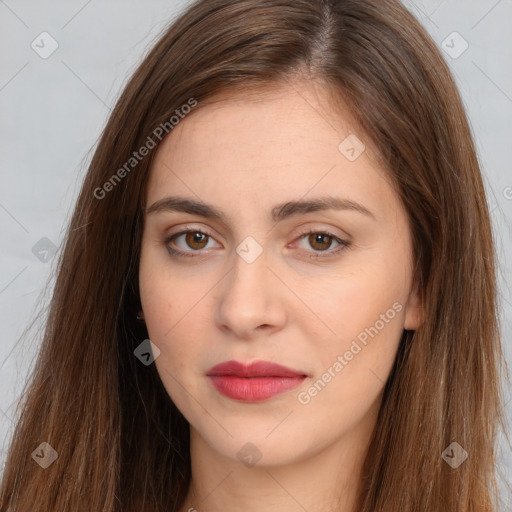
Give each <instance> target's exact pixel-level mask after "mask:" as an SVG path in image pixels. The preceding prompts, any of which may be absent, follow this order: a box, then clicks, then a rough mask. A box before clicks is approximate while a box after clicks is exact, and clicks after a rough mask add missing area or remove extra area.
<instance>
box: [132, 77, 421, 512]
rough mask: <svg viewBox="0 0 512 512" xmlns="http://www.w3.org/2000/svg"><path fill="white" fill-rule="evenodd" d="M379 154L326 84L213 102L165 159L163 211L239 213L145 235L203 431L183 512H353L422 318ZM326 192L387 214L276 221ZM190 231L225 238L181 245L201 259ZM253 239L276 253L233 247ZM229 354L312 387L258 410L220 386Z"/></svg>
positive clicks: (149, 303)
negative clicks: (359, 145) (350, 142)
mask: <svg viewBox="0 0 512 512" xmlns="http://www.w3.org/2000/svg"><path fill="white" fill-rule="evenodd" d="M349 133H353V134H357V136H358V138H359V139H360V140H361V141H363V143H364V144H365V146H366V150H365V151H363V152H362V153H361V154H360V156H359V157H358V158H357V159H355V160H354V161H350V160H349V159H347V158H346V156H345V155H344V154H343V153H342V152H341V151H340V150H339V149H338V146H339V144H340V143H341V142H342V141H343V140H344V139H345V138H346V137H347V135H348V134H349ZM370 148H371V143H370V141H369V140H365V137H364V135H362V134H361V133H360V132H358V129H357V127H356V125H355V124H354V122H353V120H352V118H351V116H350V113H349V111H348V109H345V110H344V111H342V112H341V113H338V112H337V111H336V112H335V111H334V109H333V106H332V101H331V100H330V99H329V96H328V95H327V93H326V90H325V89H324V88H322V86H321V85H319V84H317V83H315V82H313V81H307V82H302V81H299V80H295V81H294V82H291V83H286V84H284V85H279V86H278V85H276V86H274V87H273V88H271V89H269V90H267V91H261V92H258V94H254V95H250V94H246V93H244V94H233V93H230V94H229V95H227V96H225V97H222V96H219V97H217V98H213V99H211V100H209V101H208V102H204V103H200V104H199V106H198V107H197V108H196V109H195V110H193V111H192V112H191V113H190V114H189V115H188V116H186V117H185V118H184V119H183V120H181V122H180V123H179V124H178V125H177V126H175V128H174V129H173V131H172V132H171V134H170V135H169V136H168V137H167V138H166V139H165V140H164V141H163V142H162V144H161V146H160V147H159V148H158V151H157V154H156V155H155V159H154V161H153V164H152V168H151V173H150V176H149V182H148V187H147V196H146V200H147V202H146V204H147V205H148V207H149V206H151V205H152V204H153V203H155V202H156V201H158V200H160V199H162V198H165V197H167V196H170V195H179V196H183V197H187V198H190V199H195V200H201V201H203V202H206V203H209V204H213V205H214V206H216V207H217V208H218V209H221V210H222V211H223V212H225V214H226V216H227V219H226V221H225V222H221V221H218V220H214V219H209V218H205V217H202V216H200V215H194V214H189V213H183V212H173V211H162V212H153V213H149V214H147V216H146V218H145V224H144V232H143V239H142V251H141V259H140V269H139V282H140V293H141V303H142V307H143V311H144V316H145V321H146V324H147V328H148V333H149V336H150V339H151V340H152V342H153V343H154V344H155V345H156V346H157V347H158V348H159V349H160V351H161V352H160V355H159V356H158V357H157V359H156V360H155V364H156V367H157V370H158V373H159V375H160V377H161V379H162V382H163V384H164V386H165V388H166V390H167V392H168V393H169V396H170V397H171V398H172V400H173V401H174V403H175V404H176V405H177V406H178V408H179V409H180V411H181V412H182V413H183V415H184V416H185V417H186V418H187V420H188V421H189V423H190V430H191V458H192V482H191V486H190V489H189V493H188V496H187V500H186V502H185V505H184V507H183V508H182V510H183V511H188V510H190V509H191V508H192V509H195V510H197V511H199V512H201V511H202V510H208V511H209V512H217V511H221V510H222V511H234V510H244V511H249V512H250V511H256V510H257V511H263V510H264V511H277V510H279V511H280V512H286V511H298V510H303V509H306V510H308V511H310V512H315V511H320V510H322V511H326V510H334V509H336V510H341V511H346V512H348V511H351V510H353V504H354V499H355V495H356V492H357V490H358V485H359V478H360V470H361V465H362V463H363V460H364V456H365V453H366V449H367V447H368V443H369V441H370V437H371V434H372V431H373V429H374V427H375V424H376V421H377V414H378V411H379V407H380V403H381V399H382V392H383V388H384V384H385V381H386V379H387V377H388V375H389V373H390V370H391V367H392V364H393V361H394V359H395V355H396V351H397V348H398V345H399V341H400V337H401V335H402V331H403V329H416V328H417V327H418V326H419V325H420V323H421V321H422V317H421V305H420V304H419V298H418V295H417V293H416V291H415V290H416V288H415V286H414V283H413V282H412V268H413V253H412V241H411V240H412V239H411V233H410V228H409V223H408V218H407V214H406V212H405V210H404V209H403V206H402V204H401V202H400V200H399V197H398V196H397V194H396V192H395V190H394V189H393V187H392V184H391V182H390V181H389V178H388V177H387V174H386V172H385V171H384V170H383V169H382V168H380V167H379V166H378V165H377V164H376V160H375V159H374V158H372V153H371V149H370ZM325 195H330V196H336V197H340V198H347V199H350V200H352V201H355V202H358V203H360V204H362V205H364V206H365V207H366V208H367V209H368V210H370V211H371V212H372V213H373V215H374V218H373V217H371V216H368V215H364V214H362V213H360V212H358V211H355V210H349V209H345V210H326V211H316V212H310V213H306V214H301V215H296V216H292V217H289V218H286V219H283V220H281V221H279V222H277V223H276V222H273V221H272V220H271V219H270V218H269V212H270V211H271V209H272V208H273V207H274V206H276V205H277V204H281V203H284V202H286V201H291V200H298V199H310V198H312V197H318V196H325ZM306 228H308V229H314V230H315V232H316V233H323V232H325V231H326V230H327V231H328V232H330V233H332V234H333V235H334V236H336V237H339V238H340V239H342V240H350V246H348V247H345V248H344V249H343V250H342V251H341V252H339V253H337V254H334V252H333V251H335V250H336V249H337V248H338V247H340V245H339V243H338V242H337V241H336V240H335V239H334V238H329V237H327V238H325V239H324V240H322V239H321V240H320V242H316V243H315V238H314V237H308V235H301V232H300V229H306ZM183 229H191V230H192V231H194V232H195V231H200V232H203V233H204V232H205V231H206V232H207V233H210V234H211V235H212V236H211V237H210V236H207V237H205V238H204V240H202V241H201V240H200V241H199V242H197V241H196V242H195V243H194V239H193V238H192V235H189V237H188V238H187V237H186V235H182V236H180V237H178V238H177V239H174V241H173V242H170V245H171V246H172V247H174V248H175V249H181V250H182V251H188V252H194V251H195V252H194V254H195V255H196V256H194V257H181V258H180V257H178V256H171V255H170V254H169V252H168V251H167V249H166V242H165V241H164V240H165V238H166V236H169V235H172V234H175V233H178V232H179V231H181V230H183ZM248 236H251V237H253V238H254V239H255V240H256V241H257V242H258V244H259V245H260V247H261V249H262V253H261V254H260V255H259V257H257V258H256V259H255V260H254V261H253V262H251V263H248V262H247V261H246V260H244V259H243V258H242V257H241V256H239V254H238V253H237V252H236V248H237V246H239V244H241V242H242V241H244V239H245V238H246V237H248ZM187 242H188V244H187ZM322 244H323V245H322ZM322 249H323V250H322ZM329 252H330V253H331V254H332V256H328V254H329ZM198 254H199V255H198ZM314 255H319V256H320V257H318V258H316V259H314V258H310V256H314ZM322 255H326V256H325V257H323V258H322V257H321V256H322ZM397 303H398V304H399V307H400V308H401V309H400V311H398V312H396V311H395V312H396V314H395V315H393V316H394V318H392V319H388V321H387V322H385V326H384V327H383V328H381V329H380V330H379V331H378V334H377V335H374V337H373V338H371V337H369V338H368V342H367V345H365V346H363V345H362V344H361V343H359V345H360V346H361V347H362V349H361V350H360V351H359V352H358V353H357V354H356V355H354V356H353V358H352V359H351V360H350V361H346V358H345V362H346V363H347V364H346V365H344V367H343V369H342V370H341V371H338V372H334V375H335V377H332V378H331V380H330V382H328V383H327V384H326V385H325V386H324V387H323V389H321V391H319V392H317V394H316V395H315V396H313V397H311V396H310V401H309V402H308V403H307V404H304V403H301V402H300V401H299V400H298V394H299V393H300V392H301V391H302V392H304V391H307V390H308V389H310V388H311V386H312V385H313V383H314V382H317V381H318V379H319V378H322V375H323V374H325V372H326V371H327V370H328V368H331V376H332V375H333V370H332V367H333V363H335V362H336V361H337V360H338V359H337V358H338V356H340V355H341V356H343V354H345V352H346V351H347V350H349V349H350V346H351V343H352V342H353V341H354V340H357V336H358V334H360V333H361V332H362V331H364V329H365V328H369V327H370V326H374V325H375V324H376V321H377V320H379V319H380V318H382V316H381V315H382V314H385V313H386V311H388V310H389V309H390V308H392V305H393V304H395V305H396V304H397ZM386 318H387V317H386ZM231 359H235V360H238V361H242V362H245V363H249V362H252V361H255V360H266V361H273V362H277V363H279V364H282V365H285V366H288V367H290V368H293V369H295V370H300V371H302V372H304V373H306V374H308V377H307V378H306V380H305V381H304V382H303V383H302V384H301V385H300V387H298V388H295V389H293V390H290V391H287V392H285V393H283V394H281V395H278V396H276V397H273V398H271V399H269V400H267V401H265V402H260V403H243V402H240V401H236V400H232V399H229V398H227V397H224V396H222V395H220V394H219V393H218V392H217V391H216V390H215V389H214V388H213V386H212V385H211V383H210V381H209V379H208V377H206V373H207V371H208V370H209V369H210V368H211V367H212V366H214V365H216V364H218V363H220V362H223V361H227V360H231ZM303 396H304V394H303ZM248 442H250V443H252V444H253V445H255V446H256V447H257V448H258V450H259V453H260V454H261V458H260V459H259V460H258V462H257V463H256V465H254V466H248V465H246V464H244V463H243V462H242V461H241V460H240V459H239V457H238V456H237V453H239V451H240V450H242V453H247V452H251V450H252V449H251V448H248V447H247V446H246V443H248ZM244 446H245V448H243V447H244ZM243 450H245V452H244V451H243ZM338 502H339V503H338Z"/></svg>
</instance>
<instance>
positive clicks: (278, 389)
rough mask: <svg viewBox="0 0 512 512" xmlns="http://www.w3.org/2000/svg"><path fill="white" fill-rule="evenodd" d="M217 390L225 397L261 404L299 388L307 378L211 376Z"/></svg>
mask: <svg viewBox="0 0 512 512" xmlns="http://www.w3.org/2000/svg"><path fill="white" fill-rule="evenodd" d="M209 377H210V379H211V381H212V383H213V385H214V386H215V389H216V390H217V391H218V392H219V393H220V394H221V395H224V396H227V397H228V398H232V399H233V400H241V401H243V402H261V401H263V400H268V399H269V398H272V397H273V396H276V395H280V394H281V393H284V392H285V391H288V390H290V389H293V388H296V387H297V386H299V385H300V384H301V383H302V382H303V381H304V379H305V378H306V377H304V376H297V377H252V378H248V377H232V376H224V375H215V376H213V375H212V376H209Z"/></svg>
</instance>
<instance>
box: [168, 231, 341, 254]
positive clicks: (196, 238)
mask: <svg viewBox="0 0 512 512" xmlns="http://www.w3.org/2000/svg"><path fill="white" fill-rule="evenodd" d="M182 236H184V237H185V243H186V245H187V246H188V247H189V248H191V249H192V250H191V251H190V250H183V249H176V248H174V247H172V246H171V242H173V243H174V241H175V240H178V239H179V238H181V237H182ZM306 237H308V238H307V242H308V243H309V245H310V247H313V249H315V251H314V252H316V253H318V252H324V253H325V252H327V253H328V256H332V255H334V254H337V253H338V252H340V251H342V250H343V249H344V248H345V247H348V246H349V245H350V243H349V242H348V241H346V240H342V239H341V238H338V237H337V236H335V235H333V234H332V233H328V232H326V231H308V232H306V233H301V235H300V236H299V238H298V239H299V240H302V239H304V238H306ZM209 238H211V239H213V236H212V235H211V234H209V233H205V232H203V231H199V230H186V231H180V232H179V233H176V234H174V235H171V236H170V237H168V238H167V239H166V240H165V244H166V247H167V250H168V251H169V253H170V254H171V256H178V257H181V256H185V257H189V256H191V257H195V256H196V255H197V253H200V252H202V251H201V250H202V249H204V248H206V247H207V245H208V239H209ZM333 241H335V242H336V243H337V244H338V246H337V247H336V248H335V249H334V250H331V251H327V249H329V247H330V246H331V244H332V242H333ZM306 250H307V249H306ZM194 253H196V254H194ZM310 257H311V258H319V257H320V258H322V257H326V256H324V255H320V254H312V255H310Z"/></svg>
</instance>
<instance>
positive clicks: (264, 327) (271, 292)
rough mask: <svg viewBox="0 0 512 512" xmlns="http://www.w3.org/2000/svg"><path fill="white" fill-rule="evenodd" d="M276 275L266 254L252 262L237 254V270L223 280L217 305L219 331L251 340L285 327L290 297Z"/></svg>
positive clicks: (235, 261) (216, 316)
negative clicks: (287, 301)
mask: <svg viewBox="0 0 512 512" xmlns="http://www.w3.org/2000/svg"><path fill="white" fill-rule="evenodd" d="M274 273H275V270H271V269H270V268H269V265H268V259H267V257H266V252H265V251H263V253H262V254H261V255H260V256H259V257H258V258H257V259H256V260H255V261H253V262H251V263H248V262H246V261H245V260H244V259H243V258H242V257H240V256H239V255H238V254H236V253H235V255H234V264H233V269H232V270H231V272H228V275H227V276H226V278H225V279H224V280H223V284H222V285H221V286H222V287H221V291H220V295H219V298H218V302H217V307H216V314H215V322H216V325H217V326H218V327H219V329H221V330H223V331H226V332H230V333H231V335H232V336H233V337H235V338H237V339H240V340H244V341H249V340H252V339H254V338H256V337H258V336H260V335H262V334H264V335H266V336H268V335H270V334H271V333H272V332H274V331H278V330H280V329H282V328H283V326H284V325H285V323H286V319H287V311H286V306H285V301H286V296H285V294H284V290H283V284H282V282H281V281H280V280H279V279H278V278H277V277H276V276H275V274H274Z"/></svg>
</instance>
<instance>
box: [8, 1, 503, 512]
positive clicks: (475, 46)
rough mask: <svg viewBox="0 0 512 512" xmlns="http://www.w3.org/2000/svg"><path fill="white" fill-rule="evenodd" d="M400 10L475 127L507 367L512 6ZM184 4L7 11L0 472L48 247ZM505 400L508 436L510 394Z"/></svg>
mask: <svg viewBox="0 0 512 512" xmlns="http://www.w3.org/2000/svg"><path fill="white" fill-rule="evenodd" d="M405 3H406V5H407V6H408V7H409V8H410V9H411V10H412V12H413V13H414V14H415V15H416V16H417V17H418V18H419V19H420V21H421V22H422V23H423V24H424V26H425V27H426V28H427V30H428V31H429V32H430V34H431V35H432V37H433V38H434V40H435V41H436V42H437V43H438V45H439V47H440V48H442V51H443V55H444V56H445V58H446V60H447V61H448V63H449V65H450V66H451V68H452V70H453V72H454V74H455V78H456V80H457V83H458V85H459V88H460V90H461V93H462V96H463V98H464V102H465V105H466V108H467V112H468V115H469V118H470V122H471V125H472V129H473V133H474V136H475V141H476V144H477V149H478V153H479V158H480V161H481V163H482V169H483V173H484V180H485V183H486V188H487V191H488V195H489V200H490V203H491V210H492V215H493V222H494V229H495V235H496V242H497V247H498V254H499V258H500V268H499V280H500V286H501V301H502V319H501V321H502V332H503V339H504V343H505V350H506V358H507V361H508V364H509V365H510V363H511V361H512V343H511V330H512V326H511V320H512V305H511V290H510V283H511V279H510V278H511V274H512V257H511V254H512V236H511V232H512V230H511V223H510V219H511V218H512V172H511V170H510V163H511V161H512V137H511V135H512V122H511V121H512V30H510V28H509V26H510V21H511V20H512V0H498V1H497V0H471V1H468V0H444V1H442V0H428V1H427V0H424V1H420V0H415V1H413V0H407V2H405ZM186 4H187V2H183V1H164V0H152V1H150V2H142V1H139V2H137V1H134V0H129V1H128V0H124V1H120V0H102V1H100V0H89V1H84V0H81V1H77V0H73V1H69V0H68V1H53V2H49V1H35V0H5V1H3V0H0V48H2V50H1V56H0V59H1V65H0V111H1V118H0V119H1V121H0V155H1V157H0V169H1V173H2V174H1V188H0V224H1V226H2V240H1V255H2V256H1V266H0V325H1V326H2V337H1V340H0V389H1V390H2V392H1V393H0V464H1V466H0V467H3V465H4V462H5V450H6V448H7V436H8V435H10V434H11V432H12V429H13V423H12V418H13V416H14V412H15V407H16V401H17V397H18V396H19V393H20V392H21V389H22V386H23V384H24V381H25V379H26V377H27V375H28V372H29V370H30V368H31V366H32V365H33V363H34V359H33V358H34V355H35V351H36V349H37V346H38V342H39V338H38V336H39V335H40V332H41V326H42V320H41V321H39V322H38V323H36V324H35V325H34V327H33V329H32V330H31V331H30V332H29V333H28V334H27V335H26V336H25V337H22V334H23V332H24V330H25V329H27V327H28V326H29V323H30V322H31V320H33V319H34V318H35V315H36V313H37V312H38V311H39V310H40V308H42V307H45V306H46V305H47V303H48V294H46V295H43V289H44V286H45V283H46V282H47V281H48V280H49V281H48V282H50V285H51V282H52V277H51V273H52V271H53V270H54V265H55V262H56V258H55V257H53V252H52V248H54V249H58V248H59V247H60V245H61V243H62V241H63V235H64V228H65V226H66V224H67V222H68V219H69V216H70V213H71V209H72V207H73V204H74V202H75V199H76V197H77V193H78V190H79V187H80V185H81V182H82V178H83V176H84V173H85V171H86V167H87V164H88V162H89V160H90V157H91V149H92V148H93V146H94V144H95V143H96V141H97V139H98V137H99V135H100V132H101V130H102V128H103V126H104V124H105V122H106V119H107V116H108V115H109V113H110V110H111V108H112V106H113V105H114V103H115V100H116V98H117V96H118V94H119V92H120V90H121V88H122V86H123V85H124V84H125V82H126V79H127V78H128V77H129V75H130V74H131V72H133V70H134V69H135V67H136V66H137V64H138V63H139V62H140V60H141V58H142V56H143V54H144V52H145V51H146V50H147V49H148V48H149V47H150V46H151V45H152V43H153V42H154V41H155V40H156V38H157V36H158V34H159V33H160V32H161V31H162V30H163V29H164V27H165V26H166V25H167V24H168V22H169V21H170V19H171V18H172V17H173V16H174V15H175V14H176V13H177V12H178V11H179V10H181V9H182V7H183V6H184V5H186ZM44 31H46V32H48V33H49V34H50V35H51V37H52V38H53V39H54V40H55V41H56V43H53V44H58V48H57V50H56V51H55V52H54V53H53V54H51V55H50V56H49V57H47V58H42V57H41V56H40V54H38V53H36V51H35V49H33V48H32V47H31V44H33V45H34V46H35V45H36V44H38V45H39V47H37V46H35V48H36V49H37V50H38V51H39V52H40V53H41V52H44V51H48V50H49V49H50V48H51V44H52V41H51V40H50V39H49V36H40V34H41V33H42V32H44ZM453 32H457V33H458V34H455V35H453ZM41 38H43V39H44V47H43V43H41ZM33 41H34V43H33ZM466 44H467V45H468V48H467V49H466V50H465V51H464V52H463V53H461V51H462V50H463V49H464V47H465V45H466ZM459 53H460V55H459ZM41 239H43V240H41ZM34 247H35V249H34ZM45 251H46V252H45ZM43 319H44V317H43ZM504 394H505V401H506V402H507V405H506V412H507V416H508V418H509V423H508V431H509V432H510V430H511V429H510V425H511V424H512V423H511V422H510V418H511V417H512V390H511V389H510V387H508V386H507V387H506V388H505V393H504ZM2 443H3V444H2ZM500 447H501V448H500V450H501V454H502V455H501V458H500V461H499V467H500V468H501V470H502V471H503V473H504V479H506V480H507V481H508V482H512V454H511V451H510V446H509V445H507V444H505V443H503V442H502V443H501V444H500ZM34 448H35V447H27V450H30V451H32V449H34ZM505 494H506V497H505ZM503 496H504V497H503V503H502V507H503V510H506V509H508V510H512V505H510V503H511V502H510V501H509V500H510V497H509V494H508V493H503ZM505 500H506V502H507V503H508V505H506V504H505Z"/></svg>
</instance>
